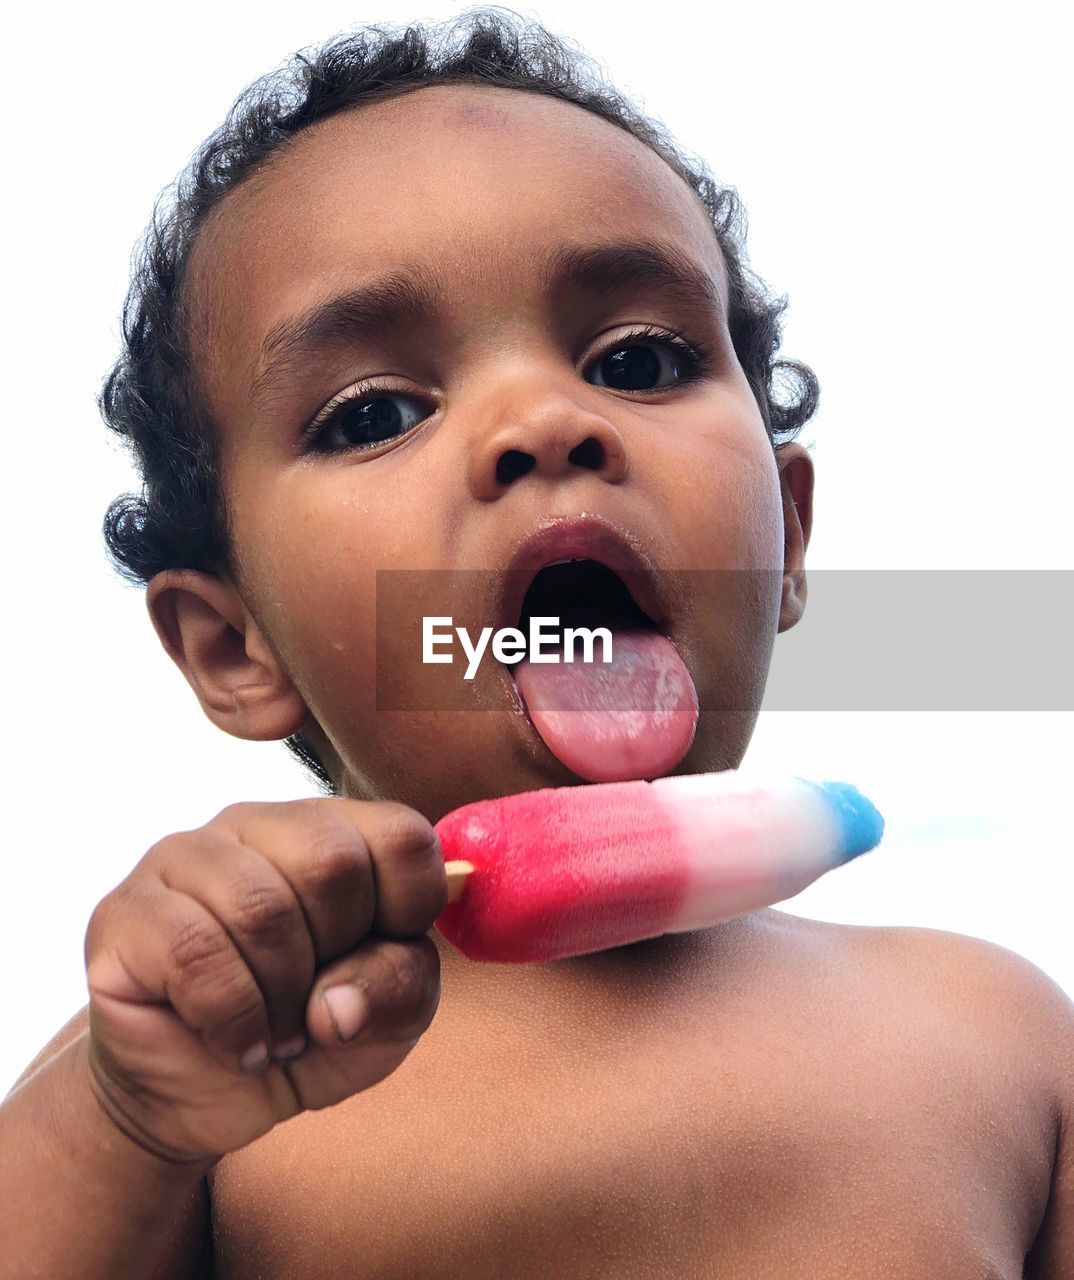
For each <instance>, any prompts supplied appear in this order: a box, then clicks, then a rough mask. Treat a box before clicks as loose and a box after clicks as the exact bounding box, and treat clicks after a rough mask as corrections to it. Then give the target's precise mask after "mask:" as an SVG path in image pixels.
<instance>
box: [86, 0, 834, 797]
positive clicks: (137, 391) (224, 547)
mask: <svg viewBox="0 0 1074 1280" xmlns="http://www.w3.org/2000/svg"><path fill="white" fill-rule="evenodd" d="M449 83H454V84H483V85H498V86H501V87H504V88H510V89H524V90H529V91H531V92H535V93H543V94H547V95H549V96H551V97H555V98H560V99H563V100H564V101H567V102H573V103H575V104H576V105H578V106H580V107H584V108H585V109H586V110H587V111H592V112H593V113H594V114H595V115H597V116H599V117H600V118H601V119H603V120H607V121H609V122H610V123H611V124H615V125H618V126H619V128H621V129H625V130H626V131H627V132H628V133H631V134H633V136H634V137H636V138H638V139H640V140H641V141H642V142H644V143H645V144H646V145H647V146H649V147H651V148H652V150H653V151H655V152H656V153H657V155H659V156H660V157H661V158H662V159H663V160H665V161H666V163H667V164H668V165H670V166H671V168H672V169H673V170H674V172H675V173H677V174H678V175H679V176H680V177H681V178H682V179H683V181H685V182H686V183H687V184H688V185H689V186H690V187H691V188H692V189H693V190H694V191H695V192H696V193H697V195H698V197H699V198H700V200H701V203H702V204H703V205H704V207H705V209H706V211H707V213H708V215H709V217H710V219H711V221H712V225H713V228H714V229H715V232H716V236H717V240H718V242H719V245H720V249H721V251H722V253H723V257H724V260H725V263H726V268H727V275H728V280H729V284H730V293H729V298H728V327H729V330H730V335H731V339H732V342H733V344H734V349H735V352H736V354H737V356H738V359H739V362H740V364H741V366H742V369H743V372H744V373H745V375H746V378H747V380H748V382H749V385H750V388H751V389H752V391H753V394H754V397H755V398H756V401H757V404H758V406H759V407H760V411H761V415H762V418H763V420H764V424H765V429H766V431H767V432H768V436H769V439H770V441H771V443H772V445H773V448H774V449H778V448H779V446H780V445H781V444H785V443H787V442H788V441H789V440H791V439H793V438H794V437H795V436H796V435H797V434H798V432H799V431H800V430H801V428H802V427H803V426H804V425H805V423H806V422H807V421H808V420H809V418H810V417H811V416H812V415H813V413H814V412H815V411H816V407H817V402H818V399H819V394H820V388H819V384H818V382H817V378H816V375H815V374H814V373H813V371H812V370H811V369H810V368H809V367H808V366H806V365H804V364H802V363H800V362H799V361H796V360H789V359H783V358H781V359H777V358H776V352H777V351H778V349H779V345H780V340H781V337H782V331H781V325H780V317H781V315H782V313H783V311H784V310H785V309H786V307H787V298H786V297H785V296H784V297H782V298H773V297H772V296H771V295H770V294H769V292H768V290H767V287H766V286H765V284H764V282H763V281H762V280H761V279H760V278H759V277H757V276H756V275H754V273H753V272H752V271H751V270H750V268H749V266H748V259H747V255H746V248H745V242H746V218H745V213H744V210H743V208H742V205H741V203H740V200H739V195H738V192H737V191H736V190H735V189H734V188H733V187H723V186H720V185H719V184H718V183H717V182H716V181H715V180H714V179H713V177H712V175H711V173H710V172H709V170H708V169H707V167H706V166H705V165H704V164H703V163H701V162H699V161H697V160H696V159H688V158H687V157H686V155H685V154H684V153H683V152H682V151H681V149H680V148H679V146H678V145H677V144H676V143H675V142H674V141H673V140H672V139H671V137H670V136H669V134H668V132H667V130H666V128H665V127H664V126H663V125H662V124H660V123H659V122H657V121H655V120H653V119H651V118H649V117H646V116H644V115H642V114H641V113H640V112H639V111H638V110H637V109H636V108H635V107H634V106H633V105H632V104H631V103H630V102H629V101H627V99H626V98H624V97H623V96H622V95H621V94H620V93H619V92H618V91H617V90H616V89H615V88H614V87H612V86H611V85H610V84H609V83H608V82H607V81H606V79H605V77H604V74H603V71H602V69H601V68H600V66H599V65H598V64H596V63H595V62H594V60H593V59H592V58H590V57H589V56H588V55H586V54H585V53H583V52H581V50H579V49H578V48H577V47H572V46H571V45H570V44H568V42H567V41H565V40H564V39H562V38H560V37H558V36H556V35H554V34H553V33H552V32H550V31H548V30H547V29H546V28H545V27H544V26H542V25H541V24H540V23H539V22H536V21H534V20H532V19H527V18H523V17H522V16H521V15H519V14H517V13H515V12H514V11H512V10H510V9H505V8H502V7H500V6H498V5H497V6H482V7H476V8H468V9H465V10H463V11H462V12H461V13H460V14H458V15H457V16H456V17H454V18H451V19H448V20H447V21H445V22H442V23H438V24H432V25H430V24H424V25H422V24H410V25H407V26H406V27H405V28H401V27H399V26H394V25H390V24H376V25H372V26H366V27H363V28H361V29H359V30H356V31H352V32H348V33H345V34H343V35H339V36H336V37H335V38H333V39H332V40H329V41H328V42H326V43H324V44H323V45H321V46H319V47H317V48H314V49H310V50H306V51H302V52H299V53H296V54H294V55H293V56H292V57H291V58H290V59H289V60H287V61H286V62H285V63H284V64H283V65H282V66H281V67H280V68H279V69H277V70H276V71H272V72H270V73H268V74H267V75H265V76H262V77H261V78H260V79H258V80H256V81H254V83H253V84H251V85H250V86H249V87H248V88H246V89H245V90H244V91H243V92H242V94H240V96H239V97H238V98H237V99H236V101H235V103H234V104H233V106H232V107H231V110H230V111H229V112H228V115H227V117H226V119H225V120H224V123H223V124H222V125H221V126H220V127H219V128H218V129H217V130H216V131H215V132H214V133H212V134H211V135H210V136H209V137H208V138H207V139H206V140H205V141H204V142H203V143H202V144H201V146H200V147H199V148H198V150H197V151H196V152H195V153H194V155H193V157H192V159H191V160H190V162H189V163H188V164H187V166H186V167H185V168H184V170H183V171H182V173H180V175H179V176H178V177H177V178H176V180H175V181H174V182H173V183H172V184H171V185H170V186H169V187H167V188H166V189H165V190H164V191H163V192H162V193H161V195H160V196H159V198H158V199H157V202H156V204H155V207H154V210H153V216H152V220H151V222H150V225H149V227H148V228H147V230H146V232H145V234H144V236H143V238H142V240H141V241H140V243H139V245H138V247H137V250H136V254H135V259H134V269H133V273H132V279H131V284H130V289H129V291H128V293H127V297H126V301H125V303H124V306H123V317H122V334H123V345H122V351H121V354H120V356H119V359H118V360H117V361H116V364H115V365H114V367H113V368H112V369H111V371H110V372H109V374H108V375H107V377H106V379H105V382H104V385H103V387H102V389H101V392H100V395H99V397H98V405H99V408H100V411H101V414H102V416H103V418H104V420H105V422H106V423H107V425H108V426H109V427H110V428H111V429H112V430H113V431H115V432H116V433H117V435H119V436H120V437H121V438H122V440H123V441H124V443H125V445H126V446H127V448H128V450H129V452H130V454H131V456H132V460H133V461H134V463H135V465H136V466H137V467H138V470H139V473H140V475H141V478H142V491H141V493H140V494H134V493H125V494H121V495H120V496H119V497H117V498H116V499H115V500H114V501H113V502H112V503H110V504H109V507H108V510H107V512H106V514H105V518H104V540H105V544H106V547H107V551H108V554H109V557H110V559H111V561H112V563H113V565H114V566H115V568H116V569H117V571H118V572H119V573H120V575H121V576H122V577H124V578H125V579H127V580H128V581H130V582H132V583H136V584H143V585H144V584H146V583H148V582H149V581H150V579H151V578H152V577H153V576H154V574H156V573H159V572H160V571H162V570H164V569H169V568H193V569H202V570H206V571H209V572H212V571H213V570H214V569H217V568H219V567H221V566H223V567H225V568H228V569H230V568H231V560H230V558H229V548H230V546H231V537H230V529H229V525H228V513H227V511H226V509H225V504H224V501H223V497H222V493H221V486H220V484H219V461H218V452H217V437H216V432H215V430H214V427H213V423H212V421H211V414H210V412H209V410H208V406H207V404H206V403H205V398H204V396H203V395H202V394H200V392H199V389H198V384H197V380H196V377H195V375H194V370H193V367H192V362H191V359H190V349H191V344H190V332H189V328H188V324H187V304H188V299H187V298H186V297H185V295H184V287H183V285H184V279H185V275H186V270H187V266H188V263H189V261H190V255H191V250H192V248H193V246H194V243H195V240H196V239H197V235H198V232H199V230H200V228H201V227H202V225H203V224H204V222H205V220H206V218H207V217H208V216H209V214H210V213H211V211H212V210H213V209H214V208H215V207H216V206H217V205H218V204H219V203H220V201H221V200H222V199H223V198H224V197H225V196H226V195H227V194H228V192H229V191H231V190H233V189H234V188H235V187H237V186H238V185H239V184H240V183H241V182H242V181H243V180H244V179H245V178H247V177H249V176H250V175H251V174H253V173H254V172H255V171H256V170H257V169H258V167H259V166H261V165H262V164H263V163H264V162H265V161H266V159H267V158H268V157H270V156H271V155H272V154H273V153H274V152H276V151H277V150H278V149H279V148H281V147H282V146H284V145H285V144H286V143H287V142H288V141H289V140H290V139H293V138H294V137H295V135H296V134H298V133H300V132H301V131H302V130H303V129H305V128H307V127H309V126H310V125H312V124H315V123H316V122H317V121H320V120H324V119H326V118H327V117H329V116H331V115H334V114H335V113H337V112H339V111H345V110H346V109H348V108H350V107H354V106H356V105H358V104H361V103H365V102H374V101H377V100H381V99H384V98H390V97H394V96H397V95H399V94H403V93H408V92H411V91H413V90H415V89H421V88H424V87H426V86H428V85H434V84H449ZM777 378H778V379H779V380H781V381H782V382H783V383H784V385H785V388H786V393H787V394H786V398H785V399H779V398H777V396H776V390H777V386H776V383H777ZM286 746H287V748H288V750H290V752H291V753H292V754H293V755H294V756H295V757H296V758H297V759H298V760H299V761H300V762H301V763H302V764H303V765H304V766H305V767H306V768H307V769H308V770H309V771H310V773H311V774H312V775H313V777H314V778H315V779H316V781H317V783H318V785H319V786H320V788H321V789H322V790H324V791H326V792H327V793H329V794H338V790H337V787H336V784H335V783H334V781H333V779H332V778H331V776H330V775H329V773H328V770H327V769H326V768H325V766H324V764H323V762H322V761H321V760H320V759H319V758H318V756H317V753H316V751H315V750H314V749H313V747H312V746H311V744H310V743H309V742H308V741H307V740H306V739H305V738H304V737H303V736H302V734H301V733H295V734H293V735H291V737H289V738H287V739H286Z"/></svg>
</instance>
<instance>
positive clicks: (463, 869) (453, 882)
mask: <svg viewBox="0 0 1074 1280" xmlns="http://www.w3.org/2000/svg"><path fill="white" fill-rule="evenodd" d="M444 870H445V871H446V872H447V890H448V899H447V900H448V902H449V903H452V902H458V900H459V899H460V898H461V897H462V891H463V889H465V887H466V880H467V877H468V876H469V875H470V872H471V871H473V870H474V864H473V863H472V862H464V861H462V859H453V860H452V861H451V862H445V863H444Z"/></svg>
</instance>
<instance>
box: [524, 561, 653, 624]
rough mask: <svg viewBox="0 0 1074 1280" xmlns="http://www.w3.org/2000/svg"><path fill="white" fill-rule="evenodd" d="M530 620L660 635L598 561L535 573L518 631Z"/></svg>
mask: <svg viewBox="0 0 1074 1280" xmlns="http://www.w3.org/2000/svg"><path fill="white" fill-rule="evenodd" d="M533 618H557V619H559V622H560V624H561V625H562V627H564V628H566V627H589V628H595V627H607V628H609V629H610V630H612V632H613V633H614V632H616V631H639V630H641V631H645V630H648V631H659V629H660V628H659V627H658V626H657V625H656V623H655V622H654V621H653V619H652V618H650V617H649V615H648V614H647V613H645V612H644V610H643V609H642V608H641V607H640V606H639V605H638V604H637V602H636V601H635V599H634V597H633V595H632V594H631V592H630V588H629V587H628V586H627V584H626V583H625V582H624V581H623V579H622V578H621V577H620V576H619V574H617V573H616V572H615V570H614V569H610V568H609V567H608V566H607V565H605V564H601V563H600V562H599V561H598V560H590V559H585V560H564V561H560V562H558V563H555V564H550V565H546V566H545V568H543V569H541V570H539V571H538V573H537V574H536V576H535V577H534V579H533V581H532V582H531V583H530V585H529V587H528V589H527V591H526V594H525V596H524V597H523V600H522V612H521V615H520V617H519V620H518V628H519V630H520V631H522V632H524V633H525V634H529V628H530V621H531V619H533Z"/></svg>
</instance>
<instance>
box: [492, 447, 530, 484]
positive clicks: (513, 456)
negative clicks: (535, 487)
mask: <svg viewBox="0 0 1074 1280" xmlns="http://www.w3.org/2000/svg"><path fill="white" fill-rule="evenodd" d="M536 463H537V459H536V458H535V457H534V456H533V454H532V453H523V452H522V450H521V449H507V450H506V451H505V452H504V453H502V454H501V455H500V457H499V459H498V460H497V462H496V479H497V480H498V481H499V483H500V484H510V483H511V481H512V480H517V479H518V478H519V476H524V475H525V474H526V472H527V471H532V470H533V468H534V466H536Z"/></svg>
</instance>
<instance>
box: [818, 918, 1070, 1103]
mask: <svg viewBox="0 0 1074 1280" xmlns="http://www.w3.org/2000/svg"><path fill="white" fill-rule="evenodd" d="M844 927H845V926H844ZM862 932H863V933H864V934H865V935H867V937H866V938H864V939H863V942H864V944H865V945H870V946H872V947H874V948H876V949H877V951H878V952H879V954H880V955H881V957H882V958H883V961H884V962H885V963H887V964H890V965H893V966H895V967H896V968H897V969H898V970H899V971H900V972H903V973H905V974H906V978H907V981H909V982H912V983H914V984H915V986H916V987H917V988H918V989H919V990H920V991H921V992H922V994H923V995H931V996H932V997H933V998H935V999H937V1000H940V1001H943V1002H945V1003H946V1004H948V1005H949V1007H950V1008H951V1009H952V1011H953V1012H954V1011H957V1012H958V1013H960V1014H961V1015H962V1016H964V1017H965V1018H966V1019H967V1020H969V1021H970V1022H972V1023H973V1024H974V1025H975V1026H977V1027H978V1028H979V1029H980V1030H981V1031H982V1032H993V1033H995V1034H996V1035H997V1036H999V1037H1005V1038H1008V1039H1011V1040H1014V1041H1016V1042H1017V1043H1019V1044H1021V1045H1023V1046H1024V1048H1025V1049H1026V1051H1027V1053H1029V1054H1030V1055H1031V1056H1032V1057H1033V1059H1034V1060H1035V1061H1039V1062H1040V1064H1041V1066H1042V1067H1043V1069H1044V1070H1045V1071H1046V1072H1054V1079H1055V1083H1056V1086H1057V1089H1058V1090H1060V1091H1061V1089H1062V1087H1063V1084H1064V1079H1063V1078H1064V1076H1065V1075H1067V1081H1066V1084H1067V1087H1068V1088H1069V1076H1068V1074H1067V1073H1068V1072H1069V1068H1070V1066H1071V1063H1072V1060H1074V1053H1072V1050H1074V1001H1072V1000H1071V998H1070V997H1069V996H1068V995H1067V993H1066V992H1065V991H1064V990H1063V989H1062V987H1060V986H1059V984H1058V983H1057V982H1056V981H1055V980H1054V979H1053V978H1051V977H1050V976H1049V975H1048V974H1046V973H1045V972H1044V970H1043V969H1041V968H1040V967H1039V966H1038V965H1036V964H1034V963H1033V961H1031V960H1029V959H1027V958H1026V957H1025V956H1023V955H1019V954H1018V953H1017V952H1016V951H1012V950H1010V949H1009V948H1007V947H1004V946H1001V945H1000V944H999V943H996V942H989V941H987V940H986V939H984V938H976V937H973V936H971V935H969V934H961V933H951V932H948V931H947V930H944V929H928V928H920V927H901V928H896V927H884V928H868V929H865V930H863V931H862Z"/></svg>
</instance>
